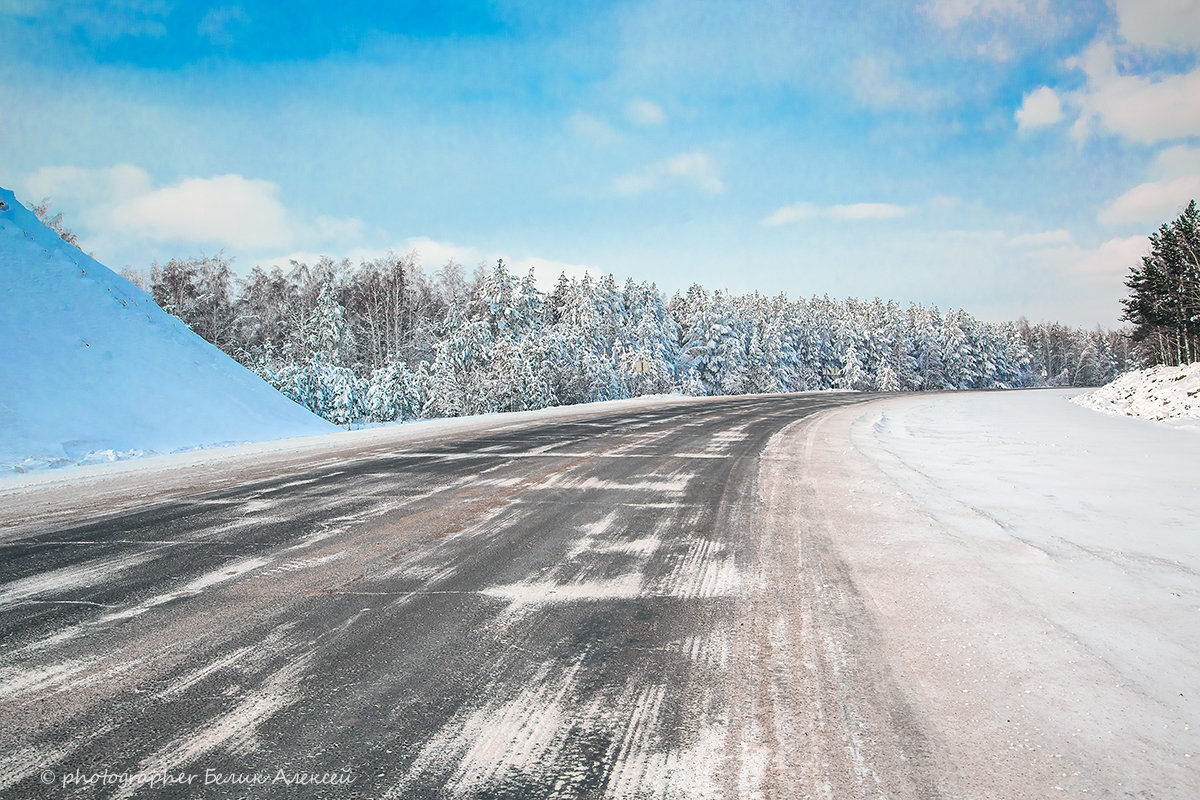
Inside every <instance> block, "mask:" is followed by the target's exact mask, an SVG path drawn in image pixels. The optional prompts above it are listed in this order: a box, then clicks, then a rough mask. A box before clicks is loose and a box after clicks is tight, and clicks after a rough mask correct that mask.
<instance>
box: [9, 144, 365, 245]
mask: <svg viewBox="0 0 1200 800" xmlns="http://www.w3.org/2000/svg"><path fill="white" fill-rule="evenodd" d="M24 184H25V188H26V189H27V191H28V193H29V195H30V197H31V198H35V200H34V202H36V200H37V199H41V198H42V197H50V198H53V199H54V201H55V206H56V207H64V206H65V207H67V208H70V209H72V212H71V219H72V220H78V221H79V223H80V224H81V226H82V228H81V230H80V231H79V233H80V236H81V238H83V240H84V241H85V243H89V245H90V243H91V242H92V241H96V242H97V243H99V244H101V245H107V244H112V243H114V242H116V241H126V242H128V241H131V240H135V241H141V242H146V241H155V242H164V243H171V244H182V245H200V246H205V247H216V248H228V249H230V250H233V251H240V252H242V253H249V254H251V255H254V254H261V253H263V252H264V251H272V250H274V251H276V252H278V251H279V250H280V249H284V248H295V247H296V245H297V244H299V245H301V246H302V247H306V248H316V247H322V246H333V247H338V248H349V247H355V246H361V243H362V242H363V240H364V238H365V237H366V235H367V232H366V226H365V225H364V223H363V222H362V221H361V220H358V219H353V218H341V217H332V216H326V215H321V216H317V217H315V218H313V219H303V218H300V217H297V215H296V214H295V213H294V212H292V211H289V210H288V209H287V208H285V206H284V205H283V203H282V202H281V201H280V199H279V194H280V189H279V187H278V186H277V185H276V184H274V183H272V182H270V181H265V180H261V179H255V178H246V177H243V176H241V175H232V174H231V175H214V176H212V177H210V178H185V179H183V180H180V181H178V182H176V183H173V184H170V185H167V186H160V187H156V186H155V185H154V182H153V181H152V180H151V178H150V175H149V174H148V173H147V172H146V171H145V170H143V169H141V168H140V167H137V166H134V165H132V164H118V165H116V166H113V167H105V168H100V169H89V168H84V167H76V166H69V165H68V166H56V167H43V168H42V169H39V170H37V171H36V172H34V173H33V174H32V175H30V176H28V177H27V178H26V180H25V181H24Z"/></svg>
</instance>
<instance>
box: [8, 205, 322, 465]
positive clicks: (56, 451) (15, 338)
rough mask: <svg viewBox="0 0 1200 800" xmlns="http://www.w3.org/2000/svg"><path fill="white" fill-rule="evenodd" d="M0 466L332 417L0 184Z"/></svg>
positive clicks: (249, 437)
mask: <svg viewBox="0 0 1200 800" xmlns="http://www.w3.org/2000/svg"><path fill="white" fill-rule="evenodd" d="M0 206H3V208H2V209H0V296H2V297H3V300H2V301H0V303H2V304H0V471H15V470H28V469H36V468H39V467H46V466H61V465H67V464H79V463H90V462H96V461H107V460H113V459H116V458H121V457H124V456H129V455H139V454H142V453H146V452H159V453H168V452H174V451H178V450H185V449H189V448H194V447H202V446H207V445H213V444H222V443H230V442H246V441H259V440H263V439H277V438H280V437H286V436H303V435H307V434H314V433H322V432H325V431H329V430H333V427H332V426H331V425H330V424H329V423H327V422H325V421H324V420H322V419H320V418H319V417H317V416H315V415H313V414H312V413H310V412H309V411H308V410H307V409H305V408H303V407H301V406H299V405H296V404H295V403H293V402H292V401H290V400H288V399H287V398H285V397H284V396H283V395H281V394H279V393H278V392H277V391H275V390H274V389H273V388H271V387H270V386H269V385H267V384H266V383H265V382H263V381H262V380H261V379H259V378H258V377H257V376H256V375H254V374H253V373H251V372H250V371H249V370H247V369H245V368H244V367H242V366H241V365H240V364H238V363H237V362H235V361H234V360H233V359H231V358H229V356H227V355H225V354H224V353H222V352H221V351H220V350H218V349H217V348H216V347H213V346H212V345H210V344H209V343H207V342H205V341H204V340H203V339H201V338H200V337H199V336H197V335H196V334H194V333H192V331H190V330H189V329H188V328H187V326H186V325H184V324H183V323H182V322H180V321H179V320H178V319H176V318H175V317H172V316H170V315H168V314H166V313H165V312H164V311H163V310H162V309H160V308H159V307H158V306H157V305H155V304H154V302H153V300H151V299H150V297H149V296H148V295H147V294H146V293H145V292H143V291H142V290H141V289H139V288H137V287H136V286H134V285H133V284H131V283H129V282H128V281H126V280H125V279H124V278H121V277H120V276H118V275H116V274H115V273H113V272H112V271H111V270H109V269H108V268H107V267H105V266H104V265H102V264H100V263H98V262H96V261H95V260H93V259H91V258H89V257H88V256H86V255H84V254H83V253H82V252H80V251H79V250H78V249H76V248H75V247H72V246H71V245H68V244H66V243H65V242H63V241H62V240H61V239H60V238H59V237H58V236H57V235H56V234H55V233H54V232H53V231H51V230H50V229H48V228H47V227H46V226H45V225H43V224H42V223H41V222H40V221H38V219H37V217H35V216H34V215H33V213H32V212H30V211H29V210H28V209H26V208H25V207H24V206H22V205H21V204H20V203H19V202H17V200H16V198H15V197H14V196H13V194H12V192H10V191H8V190H6V189H0Z"/></svg>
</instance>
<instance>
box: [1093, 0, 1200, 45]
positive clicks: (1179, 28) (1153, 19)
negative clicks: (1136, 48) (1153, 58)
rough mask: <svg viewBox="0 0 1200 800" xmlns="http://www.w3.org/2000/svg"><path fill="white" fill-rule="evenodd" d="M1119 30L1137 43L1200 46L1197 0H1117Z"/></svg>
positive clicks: (1132, 42)
mask: <svg viewBox="0 0 1200 800" xmlns="http://www.w3.org/2000/svg"><path fill="white" fill-rule="evenodd" d="M1114 4H1115V6H1116V11H1117V33H1119V34H1120V35H1121V36H1123V37H1124V38H1125V41H1127V42H1129V43H1130V44H1133V45H1141V46H1144V47H1150V48H1168V49H1174V48H1183V49H1188V50H1194V49H1195V48H1196V47H1197V46H1198V45H1200V3H1197V2H1196V0H1115V3H1114Z"/></svg>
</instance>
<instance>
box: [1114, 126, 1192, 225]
mask: <svg viewBox="0 0 1200 800" xmlns="http://www.w3.org/2000/svg"><path fill="white" fill-rule="evenodd" d="M1150 177H1151V178H1152V179H1151V180H1149V181H1146V182H1144V183H1141V184H1139V185H1137V186H1135V187H1133V188H1132V189H1130V190H1129V191H1127V192H1125V193H1124V194H1122V195H1121V196H1120V197H1118V198H1116V199H1115V200H1113V201H1112V202H1111V203H1109V204H1108V205H1107V206H1105V207H1104V208H1103V209H1101V211H1100V214H1099V215H1098V219H1099V220H1100V222H1103V223H1106V224H1118V225H1119V224H1123V223H1145V224H1147V225H1159V224H1161V223H1163V222H1167V221H1169V220H1171V219H1173V218H1175V217H1176V216H1178V215H1179V212H1180V211H1182V210H1183V208H1184V206H1186V205H1187V202H1188V201H1189V200H1200V147H1188V146H1187V145H1176V146H1174V147H1168V148H1167V149H1165V150H1163V151H1162V152H1160V153H1159V154H1158V157H1157V158H1155V160H1154V164H1153V166H1152V167H1151V169H1150Z"/></svg>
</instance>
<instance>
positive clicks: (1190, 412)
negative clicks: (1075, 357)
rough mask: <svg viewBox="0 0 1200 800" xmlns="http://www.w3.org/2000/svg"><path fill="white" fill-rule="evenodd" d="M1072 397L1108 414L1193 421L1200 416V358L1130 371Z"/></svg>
mask: <svg viewBox="0 0 1200 800" xmlns="http://www.w3.org/2000/svg"><path fill="white" fill-rule="evenodd" d="M1071 401H1072V402H1075V403H1078V404H1079V405H1081V406H1084V407H1085V408H1091V409H1095V410H1096V411H1103V412H1105V413H1106V414H1118V415H1121V416H1127V417H1141V418H1142V419H1152V420H1157V421H1159V422H1172V423H1173V424H1176V425H1179V424H1189V423H1191V422H1193V421H1195V420H1200V362H1197V363H1195V364H1184V365H1182V366H1178V367H1162V366H1160V367H1151V368H1150V369H1144V370H1140V371H1138V372H1130V373H1128V374H1125V375H1122V376H1121V377H1119V378H1117V379H1116V380H1115V381H1113V382H1112V383H1110V384H1108V385H1107V386H1101V387H1100V388H1099V389H1097V390H1096V391H1094V392H1091V393H1090V394H1081V395H1076V396H1075V397H1073V398H1071Z"/></svg>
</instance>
